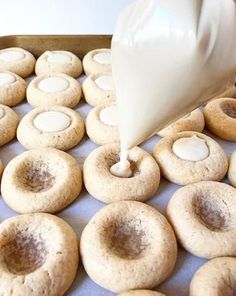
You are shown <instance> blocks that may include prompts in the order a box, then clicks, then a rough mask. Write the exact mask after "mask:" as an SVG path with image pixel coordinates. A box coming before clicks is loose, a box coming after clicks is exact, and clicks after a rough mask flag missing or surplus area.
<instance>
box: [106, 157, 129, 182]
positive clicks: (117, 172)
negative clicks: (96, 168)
mask: <svg viewBox="0 0 236 296" xmlns="http://www.w3.org/2000/svg"><path fill="white" fill-rule="evenodd" d="M110 172H111V173H112V175H114V176H116V177H120V178H129V177H131V176H132V174H133V173H132V170H131V168H130V162H129V161H128V160H125V161H119V162H117V163H115V164H114V165H113V166H112V167H111V168H110Z"/></svg>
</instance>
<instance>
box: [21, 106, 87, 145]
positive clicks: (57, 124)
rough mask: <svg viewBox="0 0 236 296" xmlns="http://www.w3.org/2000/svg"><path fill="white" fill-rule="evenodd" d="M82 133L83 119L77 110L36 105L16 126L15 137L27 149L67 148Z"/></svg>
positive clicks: (76, 142) (74, 142)
mask: <svg viewBox="0 0 236 296" xmlns="http://www.w3.org/2000/svg"><path fill="white" fill-rule="evenodd" d="M83 135H84V122H83V119H82V118H81V116H80V115H79V113H78V112H76V111H74V110H72V109H70V108H67V107H64V106H52V107H37V108H36V109H34V110H32V111H30V112H29V113H28V114H26V115H25V116H24V117H23V119H22V120H21V122H20V124H19V126H18V128H17V139H18V141H19V142H20V143H21V144H22V146H24V147H25V148H27V149H33V148H39V147H52V148H57V149H60V150H68V149H70V148H72V147H74V146H76V145H77V144H78V143H79V142H80V140H81V139H82V137H83Z"/></svg>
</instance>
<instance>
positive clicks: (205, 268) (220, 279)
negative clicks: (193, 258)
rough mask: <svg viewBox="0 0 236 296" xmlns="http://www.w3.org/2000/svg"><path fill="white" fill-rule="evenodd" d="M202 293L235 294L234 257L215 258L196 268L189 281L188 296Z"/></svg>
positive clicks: (223, 295) (235, 262)
mask: <svg viewBox="0 0 236 296" xmlns="http://www.w3.org/2000/svg"><path fill="white" fill-rule="evenodd" d="M203 295H204V296H218V295H219V296H220V295H222V296H231V295H232V296H233V295H236V258H233V257H220V258H215V259H212V260H210V261H208V262H206V263H205V264H204V265H202V266H201V267H200V268H199V269H198V270H197V272H196V273H195V274H194V276H193V278H192V281H191V283H190V291H189V296H203Z"/></svg>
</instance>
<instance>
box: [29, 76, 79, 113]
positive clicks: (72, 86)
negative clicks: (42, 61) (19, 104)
mask: <svg viewBox="0 0 236 296" xmlns="http://www.w3.org/2000/svg"><path fill="white" fill-rule="evenodd" d="M26 96H27V101H28V103H29V104H30V105H31V106H33V107H38V106H44V107H45V106H54V105H62V106H66V107H70V108H73V107H75V106H76V105H77V104H78V103H79V101H80V98H81V86H80V84H79V82H78V81H77V80H75V79H74V78H72V77H70V76H69V75H66V74H63V73H52V74H44V75H40V76H37V77H36V78H35V79H33V80H32V81H31V82H30V84H29V86H28V88H27V91H26Z"/></svg>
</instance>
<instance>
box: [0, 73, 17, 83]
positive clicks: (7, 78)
mask: <svg viewBox="0 0 236 296" xmlns="http://www.w3.org/2000/svg"><path fill="white" fill-rule="evenodd" d="M15 81H16V78H15V76H13V75H12V74H10V73H0V86H2V85H6V84H11V83H13V82H15Z"/></svg>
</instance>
